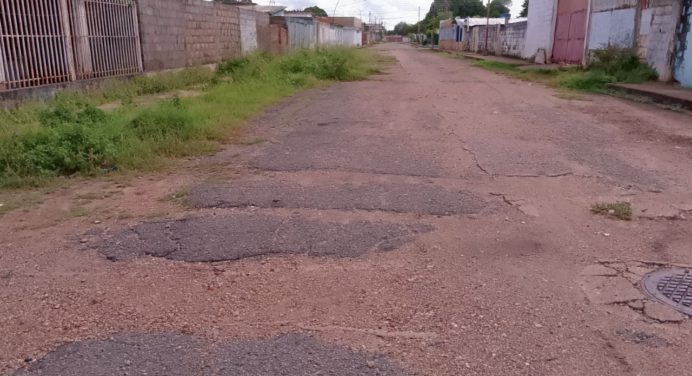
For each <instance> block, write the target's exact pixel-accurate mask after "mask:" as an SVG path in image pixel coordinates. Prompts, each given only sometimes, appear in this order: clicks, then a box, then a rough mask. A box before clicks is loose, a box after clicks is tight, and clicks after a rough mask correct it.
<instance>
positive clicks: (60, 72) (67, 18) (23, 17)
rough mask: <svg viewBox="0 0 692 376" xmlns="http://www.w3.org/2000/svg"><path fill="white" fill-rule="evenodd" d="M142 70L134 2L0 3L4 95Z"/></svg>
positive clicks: (17, 0)
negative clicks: (20, 90)
mask: <svg viewBox="0 0 692 376" xmlns="http://www.w3.org/2000/svg"><path fill="white" fill-rule="evenodd" d="M141 71H142V59H141V50H140V41H139V29H138V24H137V9H136V5H135V3H134V1H133V0H0V90H10V89H22V88H27V87H34V86H41V85H50V84H56V83H61V82H66V81H72V80H81V79H89V78H101V77H110V76H119V75H127V74H133V73H137V72H141Z"/></svg>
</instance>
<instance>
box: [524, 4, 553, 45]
mask: <svg viewBox="0 0 692 376" xmlns="http://www.w3.org/2000/svg"><path fill="white" fill-rule="evenodd" d="M556 10H557V0H531V1H530V5H529V16H528V23H527V27H526V42H525V43H524V53H523V57H524V58H533V57H534V56H535V55H536V52H537V51H538V50H539V49H544V50H545V54H546V56H547V57H550V56H551V55H552V53H551V50H552V47H553V34H554V33H555V12H556Z"/></svg>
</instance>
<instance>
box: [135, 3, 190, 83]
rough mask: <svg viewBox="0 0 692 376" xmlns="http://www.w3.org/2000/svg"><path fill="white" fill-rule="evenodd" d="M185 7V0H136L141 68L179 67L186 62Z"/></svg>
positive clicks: (151, 69) (148, 69) (149, 69)
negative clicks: (142, 61) (142, 63)
mask: <svg viewBox="0 0 692 376" xmlns="http://www.w3.org/2000/svg"><path fill="white" fill-rule="evenodd" d="M186 7H187V4H186V2H185V1H166V0H139V1H138V11H139V14H138V16H139V25H140V27H139V30H140V35H141V43H142V55H143V60H144V70H147V71H154V70H161V69H170V68H180V67H184V66H185V65H186V64H187V56H186V52H185V34H186V30H187V22H186V18H185V8H186Z"/></svg>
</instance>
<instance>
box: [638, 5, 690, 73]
mask: <svg viewBox="0 0 692 376" xmlns="http://www.w3.org/2000/svg"><path fill="white" fill-rule="evenodd" d="M681 13H682V2H681V1H680V0H650V1H649V2H648V7H644V8H643V9H642V10H641V17H640V24H639V33H638V35H637V51H638V53H639V56H640V57H641V58H643V59H646V61H647V62H648V63H649V64H651V66H653V67H654V69H656V71H657V72H658V76H659V77H658V78H659V80H662V81H670V80H671V79H672V78H673V58H674V46H675V39H676V30H677V27H678V21H679V19H680V14H681Z"/></svg>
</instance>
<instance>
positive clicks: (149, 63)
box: [138, 0, 241, 71]
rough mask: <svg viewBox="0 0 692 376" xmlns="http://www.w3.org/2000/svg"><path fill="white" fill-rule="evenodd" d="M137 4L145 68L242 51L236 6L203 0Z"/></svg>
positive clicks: (178, 65) (180, 65) (191, 62)
mask: <svg viewBox="0 0 692 376" xmlns="http://www.w3.org/2000/svg"><path fill="white" fill-rule="evenodd" d="M138 5H139V23H140V34H141V43H142V55H143V61H144V69H145V70H146V71H155V70H161V69H172V68H183V67H186V66H194V65H202V64H210V63H216V62H219V61H221V60H223V59H230V58H235V57H238V56H240V55H241V42H240V12H239V8H238V7H234V6H230V5H227V4H222V3H216V2H207V1H203V0H176V1H171V0H138Z"/></svg>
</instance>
